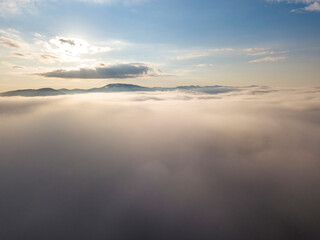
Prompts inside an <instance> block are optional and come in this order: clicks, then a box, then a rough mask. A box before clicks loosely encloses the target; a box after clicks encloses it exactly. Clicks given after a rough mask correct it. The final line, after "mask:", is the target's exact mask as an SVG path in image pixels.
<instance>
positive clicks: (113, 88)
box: [0, 83, 241, 97]
mask: <svg viewBox="0 0 320 240" xmlns="http://www.w3.org/2000/svg"><path fill="white" fill-rule="evenodd" d="M239 90H241V88H240V87H226V86H219V85H215V86H179V87H172V88H162V87H152V88H150V87H143V86H139V85H134V84H123V83H115V84H108V85H106V86H104V87H101V88H91V89H65V88H63V89H53V88H41V89H24V90H15V91H9V92H4V93H1V94H0V96H3V97H7V96H24V97H36V96H57V95H70V94H83V93H110V92H150V91H188V92H199V93H207V94H218V93H226V92H231V91H239Z"/></svg>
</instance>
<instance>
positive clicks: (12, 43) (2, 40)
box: [0, 37, 22, 49]
mask: <svg viewBox="0 0 320 240" xmlns="http://www.w3.org/2000/svg"><path fill="white" fill-rule="evenodd" d="M0 46H2V47H6V48H18V49H20V48H22V46H21V44H20V42H18V41H16V40H13V39H10V38H6V37H0Z"/></svg>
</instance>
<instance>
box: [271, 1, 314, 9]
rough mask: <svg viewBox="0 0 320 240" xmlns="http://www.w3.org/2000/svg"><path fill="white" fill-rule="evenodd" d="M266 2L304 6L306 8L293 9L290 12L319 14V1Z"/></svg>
mask: <svg viewBox="0 0 320 240" xmlns="http://www.w3.org/2000/svg"><path fill="white" fill-rule="evenodd" d="M267 1H268V2H287V3H292V4H298V3H300V4H301V3H302V4H306V5H307V6H306V7H303V8H299V9H293V10H292V12H301V11H309V12H319V11H320V1H319V0H267Z"/></svg>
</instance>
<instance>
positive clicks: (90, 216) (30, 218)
mask: <svg viewBox="0 0 320 240" xmlns="http://www.w3.org/2000/svg"><path fill="white" fill-rule="evenodd" d="M274 90H276V91H275V92H269V93H266V94H254V95H253V94H251V93H250V91H251V90H250V91H249V90H248V92H247V93H245V94H244V93H241V94H240V95H239V94H238V93H228V94H226V95H223V96H222V95H220V96H221V98H220V99H209V98H206V97H207V96H208V95H205V94H203V95H199V94H196V95H195V94H185V93H183V94H182V93H179V92H177V93H148V94H136V93H130V94H124V93H121V94H103V95H101V94H97V95H85V96H83V95H82V96H67V97H46V98H42V97H38V98H32V99H30V98H28V99H26V98H21V97H19V98H0V116H1V121H0V136H1V144H0V157H1V161H0V176H1V181H0V189H1V198H0V203H1V204H0V212H1V218H0V224H1V227H2V228H1V231H0V238H1V239H10V240H18V239H21V236H28V238H30V239H33V240H40V239H48V240H53V239H78V240H87V239H97V240H100V239H116V240H127V239H154V240H162V239H168V240H171V239H175V240H176V239H198V240H208V239H216V240H222V239H237V240H247V239H260V240H270V239H274V240H280V239H297V238H299V239H310V240H316V239H318V236H319V234H320V229H319V224H318V223H319V218H320V216H319V212H320V204H319V203H320V169H319V164H320V162H319V155H320V150H319V142H320V131H319V129H320V112H319V110H320V105H319V103H320V95H319V89H317V88H308V89H300V90H294V89H288V90H285V89H284V90H280V89H274ZM200 98H201V99H200ZM133 99H134V100H133ZM159 100H162V101H159Z"/></svg>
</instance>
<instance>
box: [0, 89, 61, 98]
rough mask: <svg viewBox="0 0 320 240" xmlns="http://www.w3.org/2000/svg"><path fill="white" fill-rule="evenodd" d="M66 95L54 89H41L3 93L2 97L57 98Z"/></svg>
mask: <svg viewBox="0 0 320 240" xmlns="http://www.w3.org/2000/svg"><path fill="white" fill-rule="evenodd" d="M63 94H65V93H63V92H61V91H59V90H55V89H53V88H40V89H24V90H16V91H9V92H4V93H1V94H0V96H3V97H10V96H24V97H36V96H57V95H63Z"/></svg>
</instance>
